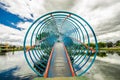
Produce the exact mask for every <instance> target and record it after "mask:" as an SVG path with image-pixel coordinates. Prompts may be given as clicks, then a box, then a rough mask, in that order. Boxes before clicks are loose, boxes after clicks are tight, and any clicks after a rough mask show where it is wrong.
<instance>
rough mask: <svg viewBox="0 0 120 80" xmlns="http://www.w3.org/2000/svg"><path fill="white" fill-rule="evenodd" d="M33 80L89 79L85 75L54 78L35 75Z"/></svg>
mask: <svg viewBox="0 0 120 80" xmlns="http://www.w3.org/2000/svg"><path fill="white" fill-rule="evenodd" d="M33 80H89V79H88V78H86V77H85V76H81V77H54V78H42V77H37V78H35V79H33Z"/></svg>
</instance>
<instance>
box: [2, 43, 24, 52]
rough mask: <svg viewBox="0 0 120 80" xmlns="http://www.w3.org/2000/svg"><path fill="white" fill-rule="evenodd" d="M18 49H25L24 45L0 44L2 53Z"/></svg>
mask: <svg viewBox="0 0 120 80" xmlns="http://www.w3.org/2000/svg"><path fill="white" fill-rule="evenodd" d="M18 50H23V47H22V46H15V45H9V44H0V53H2V52H8V51H18Z"/></svg>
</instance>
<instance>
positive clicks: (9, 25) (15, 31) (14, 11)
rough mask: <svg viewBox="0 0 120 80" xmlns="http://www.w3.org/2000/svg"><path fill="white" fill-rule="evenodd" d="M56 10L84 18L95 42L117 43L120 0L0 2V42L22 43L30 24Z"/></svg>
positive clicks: (119, 32)
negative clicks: (90, 28)
mask: <svg viewBox="0 0 120 80" xmlns="http://www.w3.org/2000/svg"><path fill="white" fill-rule="evenodd" d="M55 10H57V11H58V10H66V11H70V12H74V13H76V14H78V15H80V16H81V17H83V18H84V19H85V20H87V21H88V22H89V23H90V25H91V26H92V27H93V29H94V31H95V33H96V35H97V39H98V41H113V42H115V41H116V40H120V0H0V43H3V42H7V43H11V44H17V45H19V44H20V45H21V44H23V39H24V35H25V33H26V30H27V29H28V27H29V26H30V25H31V24H32V22H33V21H35V20H36V19H37V18H38V17H40V16H41V15H43V14H45V13H47V12H51V11H55Z"/></svg>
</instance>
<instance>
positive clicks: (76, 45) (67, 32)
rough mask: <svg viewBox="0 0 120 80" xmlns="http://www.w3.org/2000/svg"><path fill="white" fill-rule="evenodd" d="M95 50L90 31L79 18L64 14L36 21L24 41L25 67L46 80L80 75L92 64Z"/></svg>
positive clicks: (46, 16) (52, 14)
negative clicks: (46, 79)
mask: <svg viewBox="0 0 120 80" xmlns="http://www.w3.org/2000/svg"><path fill="white" fill-rule="evenodd" d="M92 43H94V46H93V45H92ZM26 46H29V47H26ZM97 50H98V45H97V39H96V36H95V33H94V31H93V29H92V27H91V26H90V25H89V24H88V23H87V21H85V20H84V19H83V18H82V17H80V16H78V15H76V14H74V13H71V12H66V11H56V12H50V13H47V14H45V15H43V16H41V17H39V18H38V19H37V20H36V21H35V22H34V23H33V24H32V25H31V26H30V27H29V29H28V31H27V32H26V35H25V38H24V56H25V59H26V61H27V63H28V65H29V66H30V68H31V69H32V70H33V71H34V72H35V73H36V74H37V75H39V76H41V77H45V78H46V77H57V76H81V75H83V74H84V73H86V72H87V70H88V69H89V68H90V67H91V66H92V64H93V63H94V60H95V58H96V54H97Z"/></svg>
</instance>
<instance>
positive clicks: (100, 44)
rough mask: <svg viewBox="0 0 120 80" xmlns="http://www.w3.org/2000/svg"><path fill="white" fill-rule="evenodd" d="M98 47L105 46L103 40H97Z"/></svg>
mask: <svg viewBox="0 0 120 80" xmlns="http://www.w3.org/2000/svg"><path fill="white" fill-rule="evenodd" d="M98 47H99V48H103V47H106V43H104V42H98Z"/></svg>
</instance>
